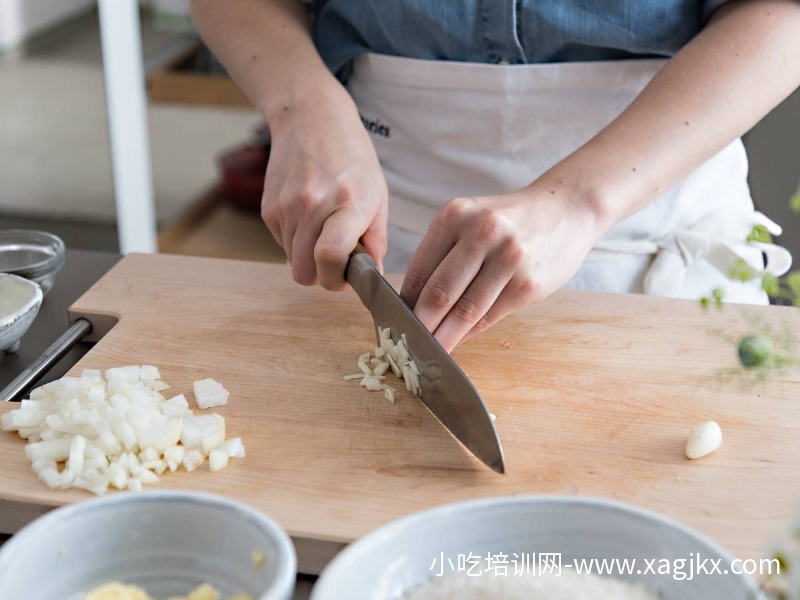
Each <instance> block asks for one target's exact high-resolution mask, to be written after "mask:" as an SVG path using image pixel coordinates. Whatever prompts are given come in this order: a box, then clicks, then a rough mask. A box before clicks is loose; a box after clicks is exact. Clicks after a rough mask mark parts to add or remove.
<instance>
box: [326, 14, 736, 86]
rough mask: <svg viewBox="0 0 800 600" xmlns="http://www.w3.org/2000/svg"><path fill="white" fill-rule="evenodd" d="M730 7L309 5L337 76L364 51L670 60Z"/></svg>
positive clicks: (472, 58)
mask: <svg viewBox="0 0 800 600" xmlns="http://www.w3.org/2000/svg"><path fill="white" fill-rule="evenodd" d="M726 1H727V0H314V17H315V18H314V39H315V42H316V45H317V48H318V50H319V52H320V54H321V55H322V58H323V60H324V61H325V63H326V64H327V65H328V67H329V68H330V69H331V70H332V71H333V72H334V73H336V74H337V75H339V76H340V77H341V78H345V77H346V74H347V67H348V65H349V63H350V61H351V60H352V59H353V58H354V57H355V56H356V55H357V54H360V53H362V52H377V53H379V54H389V55H394V56H405V57H409V58H420V59H430V60H452V61H462V62H482V63H504V64H506V63H508V64H525V63H547V62H565V61H595V60H618V59H628V58H653V57H670V56H672V55H674V54H675V53H676V52H677V51H678V50H679V49H680V48H681V47H683V46H684V45H685V44H686V43H687V42H689V40H691V39H692V38H693V37H694V36H695V35H697V33H698V32H699V31H700V30H701V29H702V28H703V26H704V25H705V24H706V22H707V21H708V19H709V17H710V16H711V13H712V12H713V11H714V9H716V8H717V7H719V6H720V5H722V4H723V3H725V2H726Z"/></svg>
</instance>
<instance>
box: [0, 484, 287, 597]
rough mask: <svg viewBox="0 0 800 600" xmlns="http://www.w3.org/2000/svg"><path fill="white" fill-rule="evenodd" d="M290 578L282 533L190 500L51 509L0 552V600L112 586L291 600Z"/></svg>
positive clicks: (241, 509) (263, 521)
mask: <svg viewBox="0 0 800 600" xmlns="http://www.w3.org/2000/svg"><path fill="white" fill-rule="evenodd" d="M254 550H257V551H259V552H262V553H263V556H264V561H263V564H261V565H259V564H258V562H254V561H253V551H254ZM296 571H297V567H296V559H295V553H294V548H293V546H292V543H291V542H290V540H289V537H288V536H287V535H286V533H285V532H284V531H283V530H282V529H281V528H280V527H279V526H278V525H277V524H275V522H274V521H272V520H271V519H269V518H267V517H266V516H264V515H263V514H261V513H259V512H257V511H256V510H254V509H252V508H249V507H247V506H245V505H244V504H240V503H238V502H234V501H232V500H228V499H225V498H221V497H217V496H210V495H206V494H196V493H191V492H177V491H175V492H172V491H153V492H143V493H141V494H133V493H118V494H112V495H109V496H105V497H103V498H98V499H96V500H89V501H86V502H81V503H79V504H74V505H70V506H66V507H64V508H60V509H58V510H55V511H53V512H51V513H48V514H47V515H45V516H43V517H41V518H40V519H38V520H36V521H34V522H33V523H32V524H30V525H28V526H27V527H25V528H24V529H22V531H20V532H19V533H17V534H16V535H15V536H13V537H12V538H11V540H10V541H9V542H7V543H6V544H5V545H4V546H3V547H2V549H0V574H2V575H1V576H0V598H2V599H3V600H12V599H20V600H21V599H23V598H24V599H25V600H54V599H55V598H58V599H59V600H82V598H83V597H84V595H85V594H86V593H87V592H89V591H90V590H91V589H93V588H95V587H97V586H99V585H102V584H104V583H109V582H114V581H119V582H123V583H127V584H133V585H138V586H140V587H142V588H143V589H144V590H146V591H147V592H148V593H149V594H150V595H151V596H152V597H153V598H155V599H157V600H162V599H164V598H170V597H172V596H185V595H187V594H188V593H189V592H190V591H192V590H193V589H195V588H196V587H197V586H199V585H201V584H202V583H210V584H212V585H213V586H214V587H215V588H216V589H217V590H219V591H220V593H221V594H222V598H223V599H225V600H227V599H228V598H231V597H233V596H234V595H235V594H249V595H250V596H252V597H253V598H255V599H256V600H289V599H290V598H291V596H292V593H293V590H294V584H295V578H296Z"/></svg>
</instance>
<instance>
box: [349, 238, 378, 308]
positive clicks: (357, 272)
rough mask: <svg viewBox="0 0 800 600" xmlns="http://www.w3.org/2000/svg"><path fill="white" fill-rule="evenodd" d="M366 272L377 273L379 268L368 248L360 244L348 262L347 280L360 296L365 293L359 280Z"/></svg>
mask: <svg viewBox="0 0 800 600" xmlns="http://www.w3.org/2000/svg"><path fill="white" fill-rule="evenodd" d="M364 270H373V271H376V272H377V271H378V266H377V265H376V264H375V261H374V260H372V257H371V256H370V255H369V252H367V250H366V248H364V246H362V245H361V242H358V243H357V244H356V247H355V248H354V249H353V251H352V252H351V253H350V260H349V261H347V269H346V270H345V279H346V280H347V283H349V284H350V285H351V286H352V288H353V289H354V290H355V291H356V293H357V294H358V295H359V296H361V295H362V294H363V293H364V291H363V290H361V286H359V279H360V277H361V273H362V272H363V271H364ZM362 299H363V298H362Z"/></svg>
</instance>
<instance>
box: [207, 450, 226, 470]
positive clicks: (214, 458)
mask: <svg viewBox="0 0 800 600" xmlns="http://www.w3.org/2000/svg"><path fill="white" fill-rule="evenodd" d="M228 458H229V457H228V453H227V452H225V451H224V450H220V449H219V448H216V449H214V450H212V451H211V454H209V455H208V466H209V468H210V469H211V472H212V473H214V472H216V471H221V470H222V469H224V468H225V467H227V466H228Z"/></svg>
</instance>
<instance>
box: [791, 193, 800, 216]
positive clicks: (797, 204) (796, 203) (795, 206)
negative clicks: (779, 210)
mask: <svg viewBox="0 0 800 600" xmlns="http://www.w3.org/2000/svg"><path fill="white" fill-rule="evenodd" d="M789 208H791V209H792V210H793V211H794V212H796V213H800V187H798V188H797V191H796V192H795V193H794V196H792V197H791V198H790V199H789Z"/></svg>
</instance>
